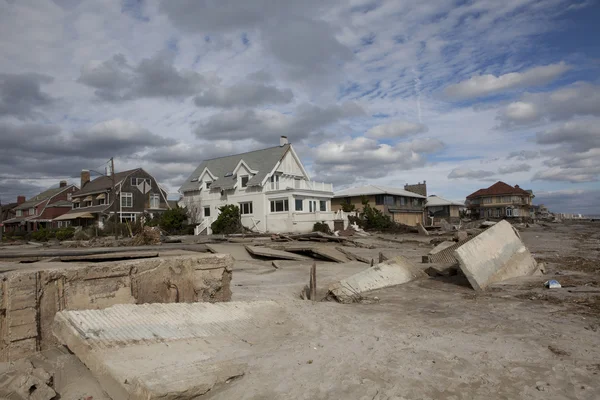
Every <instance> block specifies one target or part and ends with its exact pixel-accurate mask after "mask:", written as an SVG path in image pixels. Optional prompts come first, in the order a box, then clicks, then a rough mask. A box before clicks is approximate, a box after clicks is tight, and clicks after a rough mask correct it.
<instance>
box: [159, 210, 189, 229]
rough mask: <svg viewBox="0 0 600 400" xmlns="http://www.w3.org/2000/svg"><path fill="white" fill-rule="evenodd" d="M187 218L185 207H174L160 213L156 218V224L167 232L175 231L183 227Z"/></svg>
mask: <svg viewBox="0 0 600 400" xmlns="http://www.w3.org/2000/svg"><path fill="white" fill-rule="evenodd" d="M187 218H188V217H187V214H186V212H185V209H183V208H180V207H176V208H172V209H170V210H167V211H165V212H164V213H162V215H161V216H160V217H159V218H158V225H159V226H160V227H161V228H162V229H163V230H165V231H167V232H168V233H175V232H178V231H181V230H182V229H183V228H184V227H185V225H186V221H187ZM151 226H152V225H151Z"/></svg>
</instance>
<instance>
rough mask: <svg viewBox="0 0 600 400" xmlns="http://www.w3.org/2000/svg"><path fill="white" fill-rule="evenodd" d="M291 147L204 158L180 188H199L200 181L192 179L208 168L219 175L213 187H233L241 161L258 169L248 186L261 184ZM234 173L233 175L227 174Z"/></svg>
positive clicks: (187, 189)
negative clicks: (235, 174)
mask: <svg viewBox="0 0 600 400" xmlns="http://www.w3.org/2000/svg"><path fill="white" fill-rule="evenodd" d="M289 148H290V145H289V144H286V145H283V146H277V147H269V148H267V149H262V150H255V151H250V152H248V153H242V154H235V155H232V156H226V157H219V158H213V159H209V160H204V161H202V163H201V164H200V165H199V166H198V168H196V169H195V170H194V172H192V174H191V175H190V176H189V177H188V178H187V179H186V181H185V183H184V184H183V185H182V186H181V188H179V191H180V192H186V191H191V190H198V189H199V188H200V187H199V183H198V182H197V181H196V182H192V179H197V178H198V177H199V176H200V174H202V172H203V171H204V169H205V168H206V169H208V171H210V173H211V174H213V175H214V176H216V177H217V180H216V181H214V183H213V184H212V186H211V187H213V188H219V189H233V188H234V186H235V184H236V183H237V178H236V177H234V175H233V174H232V173H233V171H234V169H235V168H236V167H237V166H238V164H239V163H240V161H242V160H244V163H246V165H248V167H250V168H251V169H252V170H255V171H258V172H257V173H256V175H254V176H253V177H252V178H250V180H248V186H259V185H260V184H261V183H262V181H263V180H264V179H265V177H266V176H267V175H268V174H269V172H271V170H272V169H273V168H274V167H275V165H276V164H277V162H279V161H280V160H281V159H282V158H283V156H284V155H285V153H286V152H287V151H288V149H289ZM229 174H232V175H231V176H225V175H229Z"/></svg>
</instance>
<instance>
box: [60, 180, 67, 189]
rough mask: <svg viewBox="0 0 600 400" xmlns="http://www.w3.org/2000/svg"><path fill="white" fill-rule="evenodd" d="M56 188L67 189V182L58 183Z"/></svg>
mask: <svg viewBox="0 0 600 400" xmlns="http://www.w3.org/2000/svg"><path fill="white" fill-rule="evenodd" d="M58 187H61V188H63V187H67V181H60V183H59V184H58Z"/></svg>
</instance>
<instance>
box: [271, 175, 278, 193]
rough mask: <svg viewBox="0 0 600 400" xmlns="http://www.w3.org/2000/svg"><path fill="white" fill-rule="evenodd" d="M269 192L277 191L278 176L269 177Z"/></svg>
mask: <svg viewBox="0 0 600 400" xmlns="http://www.w3.org/2000/svg"><path fill="white" fill-rule="evenodd" d="M271 190H279V175H275V174H273V175H271Z"/></svg>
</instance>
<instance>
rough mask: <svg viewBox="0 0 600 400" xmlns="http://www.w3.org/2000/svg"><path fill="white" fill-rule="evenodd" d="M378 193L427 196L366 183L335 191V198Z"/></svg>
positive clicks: (416, 196) (418, 197)
mask: <svg viewBox="0 0 600 400" xmlns="http://www.w3.org/2000/svg"><path fill="white" fill-rule="evenodd" d="M378 194H391V195H395V196H404V197H415V198H417V199H424V198H425V196H421V195H420V194H417V193H413V192H409V191H408V190H404V189H398V188H394V187H389V186H381V185H366V186H360V187H353V188H349V189H344V190H339V191H337V192H335V194H334V196H333V198H338V197H355V196H370V195H378Z"/></svg>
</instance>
